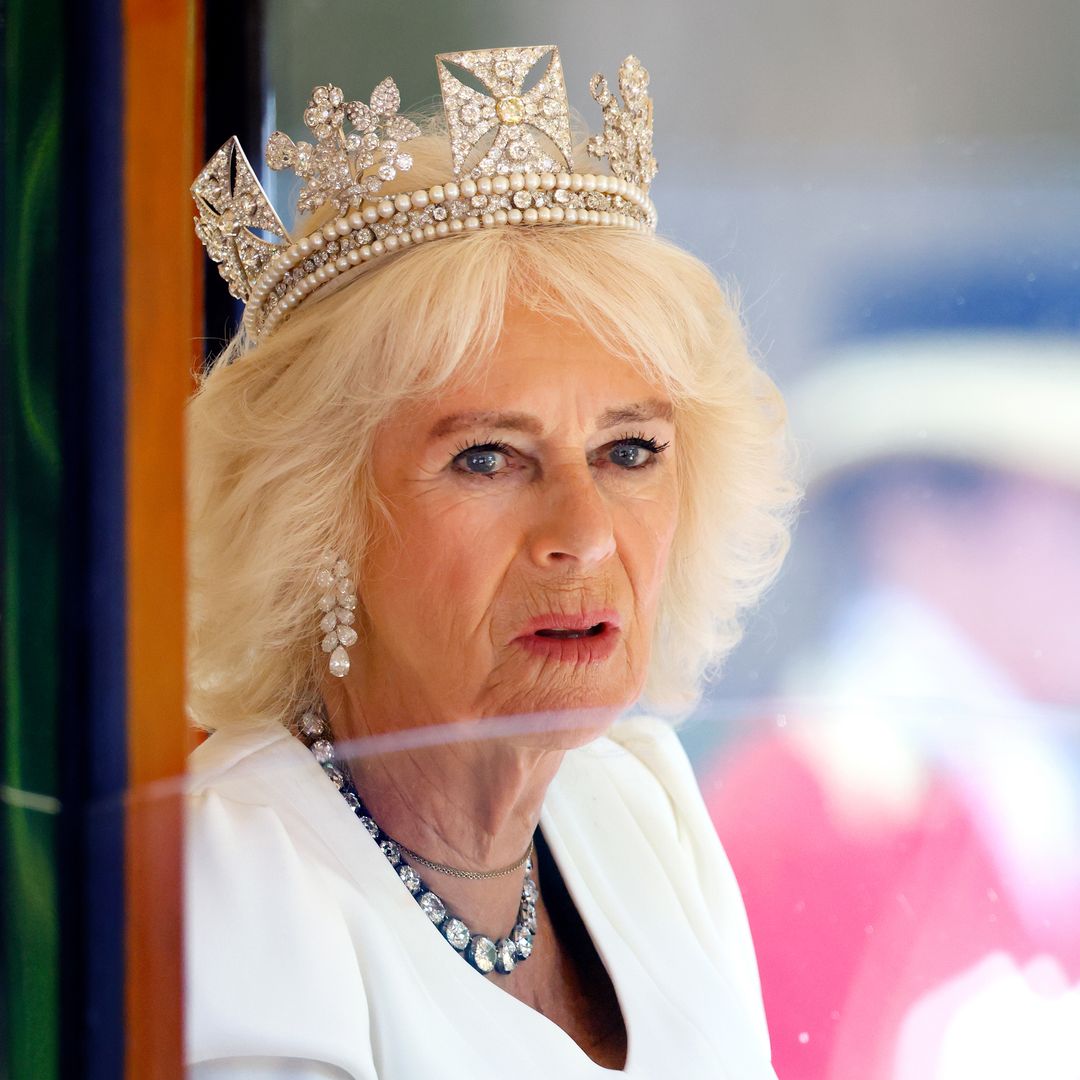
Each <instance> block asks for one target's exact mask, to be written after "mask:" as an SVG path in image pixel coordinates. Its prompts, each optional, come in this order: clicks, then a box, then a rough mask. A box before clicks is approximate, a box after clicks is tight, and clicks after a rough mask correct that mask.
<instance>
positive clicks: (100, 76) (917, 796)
mask: <svg viewBox="0 0 1080 1080" xmlns="http://www.w3.org/2000/svg"><path fill="white" fill-rule="evenodd" d="M2 19H3V21H2V24H0V30H2V33H3V42H4V63H5V82H4V90H3V95H4V96H3V117H4V121H3V122H4V154H3V164H2V169H3V185H4V200H5V202H4V209H5V214H4V220H5V221H6V222H7V223H8V226H9V234H10V242H9V244H8V246H7V257H6V259H5V263H4V291H3V303H4V307H3V320H4V321H3V343H4V345H3V355H4V373H3V404H2V410H3V423H4V442H3V474H2V483H3V488H2V496H3V504H2V512H3V521H4V535H5V547H4V565H3V590H4V616H3V622H2V626H0V631H2V633H3V647H4V651H3V664H4V668H3V672H4V699H3V701H4V732H5V737H4V743H3V758H2V767H3V777H2V778H0V782H2V784H3V787H2V788H0V799H2V802H0V808H2V812H3V815H4V818H3V823H4V831H3V836H2V842H3V852H2V854H3V861H2V863H0V866H2V870H3V875H4V876H3V879H2V886H3V893H2V895H3V900H4V903H3V907H4V913H5V914H4V916H3V918H4V922H3V928H2V930H3V934H2V943H0V948H2V952H0V961H2V963H3V965H4V971H5V995H4V1002H5V1004H4V1005H3V1006H2V1008H0V1077H2V1076H12V1077H30V1076H33V1077H35V1078H36V1077H51V1076H59V1075H86V1076H95V1077H96V1076H114V1075H121V1074H122V1073H123V1072H124V1071H125V1069H126V1071H127V1073H128V1074H129V1075H132V1076H151V1075H179V1071H178V1065H175V1063H173V1064H170V1061H171V1058H170V1054H173V1056H176V1055H175V1054H174V1053H173V1052H174V1051H176V1048H177V1047H178V1032H179V1010H178V1009H177V1010H175V1012H172V1011H171V1010H169V1009H165V1010H164V1013H163V1014H162V1013H161V1011H160V1010H159V1012H158V1015H155V1016H151V1015H150V1012H151V1010H149V1009H148V1008H147V1006H146V1004H145V1003H146V1001H147V993H148V992H149V991H150V990H152V989H154V988H156V989H157V991H158V992H159V993H161V994H164V997H163V998H162V997H159V998H158V1001H159V1002H160V1001H161V1000H168V1001H171V1000H174V999H178V998H177V995H176V994H175V992H173V993H171V994H170V992H169V988H170V987H171V988H172V990H173V991H175V989H176V988H177V987H178V985H179V982H178V978H179V976H178V971H177V968H176V964H175V951H176V950H175V946H176V941H177V931H176V929H175V928H176V927H177V926H178V925H179V912H178V910H177V905H176V903H175V901H170V899H169V897H170V887H171V886H170V882H171V883H172V884H173V885H175V869H174V866H175V856H176V854H177V852H178V850H179V847H178V844H179V840H178V833H177V830H176V821H175V810H174V808H173V809H170V804H169V800H168V799H166V798H162V797H159V793H160V791H162V790H171V789H170V788H169V787H168V785H167V784H166V787H165V788H164V789H161V788H154V787H153V785H154V784H156V783H160V782H161V781H162V778H167V777H169V776H170V775H174V774H175V773H177V772H178V771H180V770H181V769H182V758H183V754H184V751H185V750H186V748H187V736H186V734H185V732H184V724H183V716H182V695H183V657H182V642H181V635H180V627H181V625H182V594H183V586H182V583H183V560H182V538H183V527H182V510H181V508H180V491H181V482H182V481H181V477H182V438H181V432H180V423H179V416H180V410H181V408H182V402H183V399H184V397H185V395H186V393H188V392H189V390H190V385H191V373H192V371H193V370H195V369H196V367H197V365H198V364H199V363H201V362H202V359H203V358H204V357H205V356H206V355H208V354H212V353H213V352H214V351H216V350H217V349H218V348H220V346H221V344H223V342H224V340H225V339H226V337H227V336H228V334H229V333H230V332H231V329H232V328H234V327H235V325H236V319H237V315H238V312H237V310H236V309H235V308H234V307H233V306H232V305H231V303H230V301H229V300H228V297H227V295H226V293H225V289H224V288H223V286H222V284H221V281H220V279H219V278H218V275H217V274H216V272H213V268H212V267H210V266H209V264H207V266H206V267H205V268H204V266H203V260H202V256H201V251H197V250H196V249H195V243H196V242H195V240H194V237H193V235H192V233H191V228H190V215H191V205H190V202H189V198H188V196H187V186H188V184H189V183H190V182H191V179H192V178H193V177H194V175H195V173H196V172H197V171H198V169H199V168H200V167H201V165H202V163H203V161H204V160H205V159H206V158H207V157H208V156H209V155H210V154H211V153H212V152H213V151H214V150H215V149H216V148H217V147H218V146H220V145H221V143H223V142H224V141H225V139H226V138H228V137H229V136H230V135H232V134H237V135H239V136H240V139H241V142H242V143H243V145H244V146H245V148H246V149H247V151H248V155H249V157H250V158H251V160H252V161H253V162H255V163H259V162H260V160H261V153H260V148H261V145H262V144H263V143H264V142H265V139H266V136H267V135H268V134H269V132H270V131H272V130H274V129H275V128H281V129H282V130H284V131H286V132H288V133H290V134H292V135H294V136H295V135H297V134H298V133H299V132H300V131H301V130H302V113H303V109H304V106H305V103H306V102H307V100H308V96H309V94H310V92H311V88H312V87H313V86H315V85H316V84H319V83H327V82H333V83H335V84H337V85H339V86H341V87H343V88H344V89H345V91H346V94H347V95H351V96H355V97H364V96H365V95H367V94H368V93H369V92H370V89H371V88H372V87H373V86H374V85H375V83H376V82H377V81H379V80H380V79H381V78H382V77H383V76H385V75H387V74H392V75H393V76H394V78H395V80H396V81H397V83H398V85H399V86H400V88H401V91H402V96H403V101H404V104H405V106H406V107H409V106H411V107H426V108H432V107H434V105H435V104H437V93H438V88H437V81H436V74H435V65H434V60H433V57H434V54H435V53H437V52H442V51H448V50H452V49H456V48H465V47H476V48H484V47H491V46H497V45H508V44H533V43H547V42H550V43H553V44H557V45H558V46H559V48H560V52H561V54H562V60H563V66H564V69H565V72H566V76H567V89H568V92H569V96H570V102H571V105H572V106H573V107H575V108H576V109H577V110H578V111H579V112H580V113H581V114H582V116H583V117H584V118H585V119H586V120H587V121H591V122H592V123H593V124H594V125H595V124H596V121H597V116H598V110H597V108H596V106H595V105H594V103H593V102H592V100H591V98H590V97H589V94H588V89H587V86H588V79H589V77H590V76H591V75H592V73H593V72H594V71H603V72H605V73H606V74H608V76H609V77H610V76H611V75H612V74H613V73H614V71H615V69H616V68H617V66H618V64H619V62H620V61H621V60H622V58H623V57H624V56H626V55H627V54H628V53H631V52H633V53H635V54H636V55H638V56H639V58H640V59H641V60H642V62H643V63H644V64H645V65H646V67H647V68H648V69H649V71H650V73H651V76H652V82H651V87H650V92H651V94H652V96H653V99H654V103H655V133H656V134H655V154H656V158H657V160H658V162H659V164H660V172H659V175H658V177H657V179H656V181H655V182H654V185H653V188H652V195H653V198H654V200H655V202H656V205H657V208H658V211H659V215H660V230H661V232H662V233H663V234H664V235H666V236H668V237H669V238H671V239H673V240H674V241H676V242H678V243H679V244H681V245H683V246H684V247H686V248H688V249H689V250H691V251H692V252H694V253H695V254H696V255H698V256H699V257H700V258H702V259H703V260H705V261H706V262H707V263H708V264H709V265H710V266H711V267H712V268H713V269H714V271H715V272H716V273H717V274H718V275H719V276H720V277H721V278H722V279H724V280H726V281H728V282H729V283H730V285H731V288H732V290H733V291H734V293H735V294H736V295H737V296H738V297H739V298H740V303H741V308H742V311H743V315H744V318H745V320H746V323H747V326H748V330H749V334H750V337H751V340H752V341H753V343H754V347H755V350H756V352H757V354H758V355H759V356H760V359H761V363H762V364H763V366H764V367H765V368H766V369H767V370H768V371H769V372H770V374H771V375H772V376H773V378H774V379H775V380H776V382H777V383H778V384H779V386H780V388H781V390H782V391H783V392H784V394H785V396H786V397H787V399H788V402H789V406H790V410H791V420H792V428H793V432H794V436H795V439H796V442H797V444H798V447H799V451H800V458H801V468H802V471H803V480H804V482H805V484H806V488H807V496H806V501H805V503H804V506H803V509H802V513H801V515H800V520H799V522H798V526H797V528H796V532H795V537H794V546H793V549H792V553H791V556H790V558H789V560H788V563H787V565H786V567H785V570H784V572H783V574H782V576H781V578H780V580H779V581H778V582H777V584H776V585H775V587H774V588H773V589H772V590H771V591H770V593H769V595H768V596H767V598H766V600H765V602H764V603H763V605H762V606H761V608H760V609H759V610H758V611H757V612H756V613H754V615H753V617H752V618H750V619H748V621H747V634H746V638H745V640H744V642H743V643H742V645H741V646H740V647H739V648H738V650H737V651H736V652H735V653H734V654H733V655H732V656H731V657H730V659H729V660H728V662H727V663H726V665H725V667H724V669H723V671H722V672H721V673H720V674H719V677H718V679H717V680H716V681H715V682H714V684H713V686H712V687H711V689H710V691H709V694H708V695H707V697H706V699H705V700H704V701H703V703H702V705H701V708H700V709H699V710H698V713H697V714H696V715H695V716H694V717H693V718H692V719H691V720H690V721H688V722H687V723H686V725H685V726H684V728H683V730H682V735H683V739H684V743H685V744H686V746H687V748H688V750H689V751H690V753H691V756H692V759H693V761H694V763H695V767H696V768H697V770H698V773H699V777H700V779H701V782H702V787H703V791H704V792H705V795H706V800H707V802H708V804H709V807H710V811H711V812H712V814H713V817H714V820H715V822H716V825H717V828H718V831H719V833H720V836H721V839H722V840H723V842H724V844H725V847H726V848H727V850H728V852H729V855H730V857H731V859H732V863H733V865H734V868H735V871H736V874H737V876H738V878H739V881H740V884H741V885H742V888H743V891H744V895H745V899H746V903H747V908H748V913H749V915H750V921H751V929H752V931H753V933H754V937H755V942H756V945H757V949H758V954H759V962H760V965H761V973H762V982H763V991H764V995H765V1001H766V1008H767V1011H768V1014H769V1023H770V1030H771V1034H772V1039H773V1049H774V1062H775V1065H776V1069H777V1072H778V1075H779V1076H780V1078H781V1080H798V1078H807V1080H812V1078H844V1080H847V1078H854V1077H858V1078H860V1080H867V1078H877V1077H890V1078H897V1080H908V1078H912V1080H914V1078H920V1080H922V1078H927V1077H948V1078H953V1077H956V1078H968V1077H980V1078H985V1077H998V1076H1000V1077H1010V1078H1012V1077H1017V1076H1038V1077H1040V1078H1050V1077H1052V1078H1057V1077H1080V917H1078V916H1077V914H1076V913H1077V912H1078V911H1080V66H1078V65H1077V63H1076V50H1077V45H1078V43H1080V5H1077V4H1076V3H1073V2H1068V0H1033V2H1032V3H1029V4H1027V5H1024V6H1023V7H1019V6H1017V5H1015V4H1008V3H1005V2H1004V0H946V2H945V3H929V2H926V0H914V2H911V3H905V4H897V3H882V2H878V0H871V2H866V0H860V2H859V3H856V2H854V0H821V2H819V3H817V4H813V5H806V4H799V3H795V2H793V0H767V2H762V3H757V4H728V5H717V4H713V3H705V2H698V0H694V2H688V0H683V2H680V3H678V4H675V5H659V4H655V3H651V4H647V3H643V2H641V0H621V2H619V3H617V4H616V3H608V2H604V0H596V2H593V3H589V4H580V3H572V2H570V0H549V2H548V3H546V4H544V5H535V4H533V5H527V4H521V3H495V2H490V0H485V2H478V0H473V2H461V3H457V4H453V5H448V4H444V3H435V2H431V0H417V2H416V3H413V4H412V5H410V6H409V7H408V9H407V10H406V9H402V8H395V7H392V6H386V5H374V4H371V3H368V2H367V0H261V2H257V3H232V2H229V3H227V2H225V0H203V2H202V3H196V2H194V0H190V2H175V0H128V2H127V3H124V4H120V3H115V4H107V3H95V2H89V3H83V4H79V5H74V4H65V3H60V2H56V0H35V3H34V4H33V5H31V4H29V3H28V2H25V0H8V2H7V3H6V5H5V7H4V9H3V16H2ZM256 167H257V168H258V167H260V166H259V164H256ZM264 182H266V184H267V187H268V190H269V192H270V195H271V199H272V200H273V202H274V203H275V204H276V205H277V206H278V207H279V209H282V208H285V207H286V206H287V204H288V198H289V194H290V192H289V190H288V189H281V184H280V177H278V176H277V175H276V174H275V175H274V179H273V181H271V180H270V178H269V177H264ZM61 205H62V206H63V207H64V209H63V210H61V209H60V206H61ZM284 216H285V217H286V220H288V216H289V215H288V214H284ZM61 267H62V268H63V269H62V270H60V271H59V272H58V268H61ZM170 860H171V861H170ZM170 868H172V869H170ZM173 891H175V890H173ZM170 928H171V929H170ZM170 956H172V957H173V960H172V961H170V959H169V957H170ZM125 987H126V989H125ZM162 1047H164V1048H166V1049H165V1050H162V1049H161V1048H162ZM177 1060H178V1058H177Z"/></svg>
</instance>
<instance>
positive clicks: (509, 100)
mask: <svg viewBox="0 0 1080 1080" xmlns="http://www.w3.org/2000/svg"><path fill="white" fill-rule="evenodd" d="M495 115H496V116H497V117H498V118H499V120H500V121H501V122H502V123H504V124H520V123H521V122H522V120H524V119H525V102H524V101H522V100H521V98H519V97H504V98H499V100H498V101H496V102H495Z"/></svg>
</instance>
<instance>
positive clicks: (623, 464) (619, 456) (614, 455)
mask: <svg viewBox="0 0 1080 1080" xmlns="http://www.w3.org/2000/svg"><path fill="white" fill-rule="evenodd" d="M667 447H668V444H667V443H657V441H656V440H655V439H649V438H645V437H643V436H635V437H634V438H631V439H620V440H619V441H618V442H617V443H616V444H615V446H614V447H613V448H612V450H611V453H610V454H609V455H608V456H609V458H610V460H611V461H613V462H614V463H615V464H616V465H618V466H619V467H620V468H623V469H644V468H647V467H648V466H649V465H651V464H652V462H653V459H654V458H655V457H656V456H657V455H658V454H662V453H663V452H664V451H665V450H666V449H667Z"/></svg>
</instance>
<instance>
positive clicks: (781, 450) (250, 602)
mask: <svg viewBox="0 0 1080 1080" xmlns="http://www.w3.org/2000/svg"><path fill="white" fill-rule="evenodd" d="M419 119H420V121H421V122H422V123H423V124H424V125H425V127H426V128H427V132H426V133H425V135H424V136H423V137H421V138H419V139H416V140H414V141H412V142H410V144H409V149H410V150H411V151H412V153H413V158H414V165H413V168H412V170H411V171H410V172H409V173H408V174H407V176H406V177H404V179H405V180H407V181H408V183H402V184H400V185H398V187H397V190H410V189H412V188H415V187H420V186H430V185H431V184H434V183H439V182H440V181H441V180H443V179H444V178H446V177H448V176H450V175H451V172H450V161H449V149H448V144H447V140H446V138H445V136H444V135H443V134H442V132H441V131H440V130H439V129H438V127H437V122H436V121H434V120H431V119H427V120H425V119H424V118H419ZM577 153H578V159H579V161H580V160H581V157H580V155H581V148H580V145H579V150H578V152H577ZM388 187H390V188H391V189H394V185H388ZM327 216H329V215H327ZM321 223H322V222H321V220H317V219H310V220H308V221H305V222H303V223H302V228H303V230H304V231H305V232H306V231H310V230H311V229H313V228H315V227H316V226H317V225H319V224H321ZM343 277H344V278H345V279H346V280H338V281H335V282H334V283H333V284H332V285H328V286H326V287H325V288H324V290H323V294H324V295H322V296H320V298H318V299H314V298H313V299H312V300H310V301H308V303H307V304H306V305H304V306H302V307H300V308H299V309H298V310H297V311H296V312H295V313H293V314H292V316H291V317H290V318H289V319H288V320H287V321H286V322H284V323H283V324H282V325H281V326H280V327H279V328H278V329H276V330H275V331H274V333H273V334H272V335H270V336H269V337H268V338H267V340H265V341H261V342H258V343H252V342H250V341H248V340H247V339H246V338H245V337H244V335H243V333H242V332H241V333H240V334H238V335H237V337H236V338H234V339H233V341H232V342H230V344H229V345H228V346H227V348H226V349H225V351H224V353H223V354H222V356H221V357H219V358H218V360H217V362H216V363H215V364H214V365H213V367H212V368H210V370H209V371H208V372H207V373H205V374H203V375H202V376H201V377H200V380H199V384H198V387H197V389H196V392H195V394H194V395H193V397H192V399H191V401H190V402H189V404H188V409H187V432H188V528H189V548H188V551H189V588H190V594H189V596H190V602H189V645H188V674H189V683H188V709H189V715H190V716H191V718H192V720H193V722H194V723H195V724H197V725H198V726H200V727H203V728H207V729H216V728H219V727H223V726H225V725H236V724H242V723H245V722H264V721H266V720H276V721H280V722H282V723H286V724H287V723H290V722H291V721H292V720H293V719H294V718H295V716H296V715H297V713H298V712H299V711H301V710H302V709H303V708H306V707H308V706H310V705H311V704H312V703H313V702H314V701H315V700H317V698H318V694H319V685H320V682H321V679H322V673H323V670H324V668H325V665H326V659H327V658H326V655H325V653H323V652H322V650H321V648H320V638H321V632H320V631H319V629H318V618H319V613H318V612H317V611H316V608H315V599H316V590H315V585H314V575H315V571H316V568H317V566H318V563H319V557H320V555H321V553H322V551H323V550H324V549H325V548H326V547H327V546H332V547H334V548H336V549H337V550H338V551H340V552H341V553H342V554H343V555H344V556H345V557H346V558H348V559H349V561H350V563H351V564H352V566H353V568H354V572H355V573H356V575H357V576H358V577H359V576H361V571H360V569H359V568H360V567H361V566H362V564H363V560H364V553H365V550H366V549H367V546H368V544H369V543H370V542H371V540H372V537H373V535H374V529H375V528H376V526H377V522H378V520H379V515H380V514H385V507H384V505H383V504H382V502H381V501H380V498H379V494H378V492H377V491H376V489H375V486H374V483H373V480H372V477H371V475H370V472H369V468H368V462H369V461H370V458H371V453H370V450H371V447H372V442H373V440H374V439H375V437H376V432H377V430H378V427H379V425H380V423H382V421H384V420H385V419H386V418H387V417H388V416H389V415H390V414H391V412H392V411H393V410H394V409H395V408H396V407H397V406H399V405H400V404H402V403H404V402H405V401H407V400H412V401H415V400H417V399H423V398H434V395H436V394H437V393H438V391H439V388H440V387H443V386H445V385H446V384H447V383H448V382H449V381H450V380H451V379H455V380H457V379H459V378H465V379H468V378H470V377H475V376H477V375H480V374H481V373H482V372H483V369H484V365H485V360H486V358H487V357H488V356H490V355H491V352H492V350H493V348H494V347H495V345H496V343H497V341H498V338H499V335H500V331H501V327H502V321H503V315H504V310H505V308H506V305H507V303H508V302H510V301H512V302H517V303H520V304H523V305H525V306H526V307H529V308H532V309H534V310H537V311H540V312H544V313H548V314H554V315H561V316H565V317H568V318H570V319H573V320H576V321H577V322H579V323H580V324H581V325H583V326H585V327H586V328H587V329H588V330H589V331H590V332H591V333H592V334H593V335H594V336H595V337H596V338H597V339H598V340H599V342H600V343H601V344H602V345H603V347H604V348H605V349H607V350H609V351H611V352H612V353H615V354H617V355H620V356H622V357H624V358H625V359H626V361H627V362H628V363H631V364H633V365H635V366H636V367H637V368H638V369H639V370H640V371H641V372H642V373H643V374H644V375H645V376H646V377H647V378H649V379H651V380H653V381H655V383H656V384H657V385H659V386H660V387H662V388H663V389H664V390H665V391H666V392H667V393H668V394H669V395H670V396H671V398H672V401H673V403H674V405H675V410H676V413H675V424H676V428H677V431H678V435H679V437H678V439H677V440H676V453H677V454H678V455H679V462H678V468H679V472H680V477H681V478H682V482H681V484H680V487H681V491H682V496H681V497H682V502H681V506H680V512H679V523H678V528H677V532H676V535H675V539H674V543H673V546H672V549H671V555H670V559H669V562H668V566H667V570H666V574H665V579H664V583H663V590H662V595H661V600H660V605H659V611H658V617H657V624H656V629H655V635H654V640H653V649H652V657H651V662H650V668H649V672H648V677H647V682H646V686H645V692H644V698H645V701H646V702H647V703H648V707H650V708H651V709H653V710H654V711H657V712H660V713H662V714H664V715H666V716H669V717H672V718H678V717H680V716H684V715H686V714H687V713H688V712H689V711H690V710H691V709H692V708H693V707H694V705H695V704H696V703H697V701H698V700H699V698H700V695H701V692H702V688H703V682H704V679H705V677H706V676H708V675H710V674H713V673H715V672H716V671H717V670H718V669H719V666H720V663H721V661H722V660H723V658H724V657H725V656H726V655H727V654H728V653H729V652H730V650H731V649H732V648H733V647H734V645H735V644H736V643H737V641H738V640H739V638H740V636H741V634H742V627H741V624H740V615H741V613H742V612H744V611H745V610H746V609H748V608H749V607H750V606H751V605H753V604H754V602H755V601H756V600H757V599H758V598H759V597H760V595H761V593H762V592H763V590H764V589H765V588H766V587H767V586H768V585H769V583H770V582H771V581H772V580H773V579H774V577H775V575H776V574H777V572H778V570H779V568H780V565H781V563H782V562H783V559H784V556H785V554H786V552H787V550H788V545H789V534H790V524H791V520H792V515H793V513H794V510H795V507H796V504H797V501H798V498H799V494H800V492H799V490H798V487H797V485H796V484H795V483H794V481H793V479H792V465H793V460H792V454H791V443H790V440H789V438H788V435H787V425H786V415H787V414H786V408H785V405H784V402H783V399H782V398H781V396H780V393H779V392H778V390H777V388H776V386H775V385H774V383H773V382H772V380H771V379H770V378H769V376H768V375H767V374H766V373H765V372H764V371H763V370H762V369H761V368H760V367H759V366H757V365H756V364H755V363H754V361H753V359H752V358H751V356H750V353H749V351H748V348H747V342H746V337H745V334H744V332H743V328H742V325H741V322H740V319H739V316H738V314H737V311H736V307H735V304H734V302H733V300H732V299H731V298H730V297H729V296H728V295H727V294H726V293H725V290H724V289H723V288H722V287H721V285H720V284H719V283H718V281H717V280H716V278H715V277H714V276H713V274H712V273H711V271H710V270H709V268H708V267H707V266H706V265H705V264H704V263H702V262H701V261H699V260H698V259H696V258H694V257H693V256H692V255H690V254H688V253H687V252H685V251H683V250H682V249H680V248H678V247H677V246H675V245H674V244H672V243H670V242H668V241H666V240H664V239H662V238H659V237H657V236H654V235H648V234H645V233H641V232H636V231H632V230H629V229H620V228H598V227H596V226H587V225H578V226H573V225H571V226H558V227H549V226H538V227H535V228H530V227H527V226H507V227H504V228H496V229H481V230H477V231H475V232H468V233H460V234H456V235H452V236H450V237H447V238H445V239H442V240H438V241H435V242H432V243H428V244H424V245H422V246H421V247H419V248H417V249H415V250H408V251H405V252H402V253H399V254H396V255H393V256H384V257H382V258H381V259H380V260H378V261H377V262H376V263H375V264H373V265H371V266H370V267H367V268H363V269H362V271H361V272H359V278H358V280H351V279H349V275H343ZM360 602H361V606H362V604H363V597H362V596H361V597H360ZM355 647H362V645H361V646H355Z"/></svg>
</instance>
